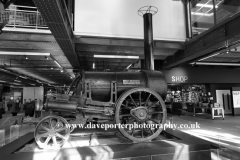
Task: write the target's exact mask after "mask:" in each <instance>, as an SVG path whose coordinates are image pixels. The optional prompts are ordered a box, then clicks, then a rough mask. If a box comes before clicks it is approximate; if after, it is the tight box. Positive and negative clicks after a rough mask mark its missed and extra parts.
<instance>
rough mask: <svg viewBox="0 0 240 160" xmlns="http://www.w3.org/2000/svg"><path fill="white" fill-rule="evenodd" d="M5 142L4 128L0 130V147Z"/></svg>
mask: <svg viewBox="0 0 240 160" xmlns="http://www.w3.org/2000/svg"><path fill="white" fill-rule="evenodd" d="M4 144H5V129H1V130H0V147H2V146H4Z"/></svg>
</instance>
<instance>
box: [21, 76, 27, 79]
mask: <svg viewBox="0 0 240 160" xmlns="http://www.w3.org/2000/svg"><path fill="white" fill-rule="evenodd" d="M19 77H21V78H24V79H27V77H23V76H19Z"/></svg>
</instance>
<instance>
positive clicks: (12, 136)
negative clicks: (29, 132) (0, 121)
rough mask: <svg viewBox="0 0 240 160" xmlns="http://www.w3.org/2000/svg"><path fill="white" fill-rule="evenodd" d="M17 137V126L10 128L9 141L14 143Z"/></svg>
mask: <svg viewBox="0 0 240 160" xmlns="http://www.w3.org/2000/svg"><path fill="white" fill-rule="evenodd" d="M18 137H19V125H12V126H10V141H11V142H12V141H14V140H15V139H18Z"/></svg>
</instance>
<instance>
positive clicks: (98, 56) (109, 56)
mask: <svg viewBox="0 0 240 160" xmlns="http://www.w3.org/2000/svg"><path fill="white" fill-rule="evenodd" d="M94 58H124V59H139V56H120V55H94Z"/></svg>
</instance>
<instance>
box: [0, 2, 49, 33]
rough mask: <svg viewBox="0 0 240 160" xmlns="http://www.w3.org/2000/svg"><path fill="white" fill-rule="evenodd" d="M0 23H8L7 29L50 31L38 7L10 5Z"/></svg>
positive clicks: (1, 15)
mask: <svg viewBox="0 0 240 160" xmlns="http://www.w3.org/2000/svg"><path fill="white" fill-rule="evenodd" d="M0 21H2V22H7V25H6V26H5V27H12V28H28V29H41V30H42V29H44V30H46V29H47V30H49V29H48V26H47V24H46V22H45V21H44V19H43V17H42V16H41V14H40V13H39V11H38V9H37V7H29V6H19V5H10V6H9V8H8V9H6V10H5V12H4V14H0Z"/></svg>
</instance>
